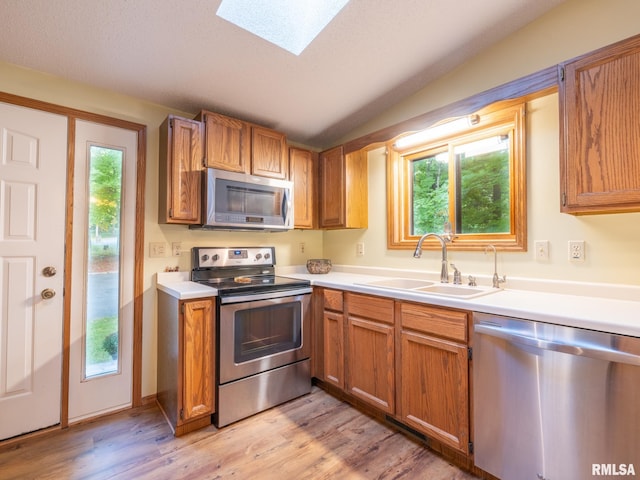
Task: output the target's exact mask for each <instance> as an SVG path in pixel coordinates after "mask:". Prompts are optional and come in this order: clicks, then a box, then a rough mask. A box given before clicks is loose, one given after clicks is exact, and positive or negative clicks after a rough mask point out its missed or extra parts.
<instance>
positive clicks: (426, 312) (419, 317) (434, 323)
mask: <svg viewBox="0 0 640 480" xmlns="http://www.w3.org/2000/svg"><path fill="white" fill-rule="evenodd" d="M400 311H401V312H402V328H403V329H404V328H409V329H411V330H416V331H419V332H424V333H429V334H432V335H437V336H439V337H445V338H450V339H453V340H459V341H461V342H465V343H466V342H467V313H466V312H461V311H458V310H449V309H444V308H437V307H429V306H426V305H418V304H413V303H403V304H402V305H401V306H400Z"/></svg>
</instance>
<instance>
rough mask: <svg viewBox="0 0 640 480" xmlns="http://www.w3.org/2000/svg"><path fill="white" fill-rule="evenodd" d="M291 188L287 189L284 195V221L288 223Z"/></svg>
mask: <svg viewBox="0 0 640 480" xmlns="http://www.w3.org/2000/svg"><path fill="white" fill-rule="evenodd" d="M289 203H290V202H289V189H285V191H284V195H283V196H282V210H281V211H282V221H283V222H284V224H285V225H286V224H287V214H288V213H289Z"/></svg>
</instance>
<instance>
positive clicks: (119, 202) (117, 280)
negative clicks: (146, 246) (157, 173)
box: [69, 120, 138, 423]
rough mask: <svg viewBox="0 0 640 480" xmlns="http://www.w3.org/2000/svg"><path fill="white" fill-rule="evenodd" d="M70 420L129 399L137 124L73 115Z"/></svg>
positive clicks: (123, 405) (127, 402)
mask: <svg viewBox="0 0 640 480" xmlns="http://www.w3.org/2000/svg"><path fill="white" fill-rule="evenodd" d="M75 131H76V137H75V157H74V158H75V166H74V186H73V204H74V207H73V232H74V233H73V247H72V248H73V268H72V277H71V325H70V342H71V343H70V349H69V422H70V423H73V422H77V421H80V420H83V419H85V418H88V417H94V416H96V415H100V414H103V413H107V412H111V411H114V410H119V409H122V408H127V407H130V406H131V405H132V396H133V389H132V378H133V375H132V365H133V304H134V266H135V258H134V247H135V236H136V223H135V213H136V211H135V207H136V166H137V149H138V136H137V132H136V131H133V130H127V129H124V128H118V127H113V126H109V125H104V124H99V123H94V122H89V121H84V120H78V121H76V129H75Z"/></svg>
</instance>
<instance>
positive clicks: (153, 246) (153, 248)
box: [149, 242, 167, 257]
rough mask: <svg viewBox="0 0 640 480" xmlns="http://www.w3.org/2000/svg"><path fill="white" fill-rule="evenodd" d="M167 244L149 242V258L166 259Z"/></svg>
mask: <svg viewBox="0 0 640 480" xmlns="http://www.w3.org/2000/svg"><path fill="white" fill-rule="evenodd" d="M166 256H167V244H166V243H164V242H149V257H166Z"/></svg>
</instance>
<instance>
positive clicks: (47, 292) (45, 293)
mask: <svg viewBox="0 0 640 480" xmlns="http://www.w3.org/2000/svg"><path fill="white" fill-rule="evenodd" d="M40 296H41V297H42V298H43V300H49V299H50V298H53V297H55V296H56V291H55V290H54V289H53V288H45V289H44V290H42V292H40Z"/></svg>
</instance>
